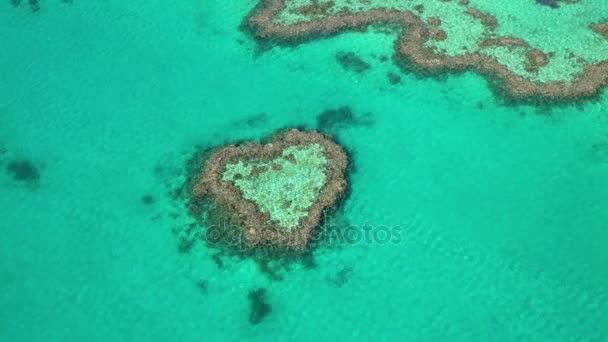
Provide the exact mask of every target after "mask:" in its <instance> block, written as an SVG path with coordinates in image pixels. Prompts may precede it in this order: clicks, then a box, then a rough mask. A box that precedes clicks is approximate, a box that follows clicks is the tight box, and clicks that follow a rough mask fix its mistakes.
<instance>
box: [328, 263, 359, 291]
mask: <svg viewBox="0 0 608 342" xmlns="http://www.w3.org/2000/svg"><path fill="white" fill-rule="evenodd" d="M352 272H353V268H352V267H350V266H343V267H342V268H341V269H340V270H339V271H338V272H336V274H334V275H332V276H330V277H329V278H328V280H329V281H330V282H331V283H332V284H334V285H335V286H337V287H342V286H344V284H346V283H348V281H349V280H350V275H351V273H352Z"/></svg>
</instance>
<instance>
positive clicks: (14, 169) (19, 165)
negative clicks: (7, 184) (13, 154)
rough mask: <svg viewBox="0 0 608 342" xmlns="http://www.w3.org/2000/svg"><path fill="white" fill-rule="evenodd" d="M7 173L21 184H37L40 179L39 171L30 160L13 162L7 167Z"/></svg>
mask: <svg viewBox="0 0 608 342" xmlns="http://www.w3.org/2000/svg"><path fill="white" fill-rule="evenodd" d="M6 171H7V172H8V173H10V174H12V175H13V178H14V179H15V180H17V181H20V182H30V183H31V182H36V181H38V179H40V173H39V172H38V169H37V168H36V166H34V164H33V163H32V162H30V161H29V160H13V161H11V162H9V163H8V165H7V166H6Z"/></svg>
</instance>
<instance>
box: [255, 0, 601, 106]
mask: <svg viewBox="0 0 608 342" xmlns="http://www.w3.org/2000/svg"><path fill="white" fill-rule="evenodd" d="M459 3H461V4H463V5H464V4H466V1H462V0H461V1H460V2H459ZM283 7H284V0H260V2H259V3H258V6H256V7H255V8H254V9H253V11H252V12H251V13H250V14H249V15H248V17H247V18H246V19H245V23H244V24H245V25H244V26H245V27H246V28H247V29H248V30H250V31H251V32H252V33H253V34H254V35H255V36H256V37H257V38H258V39H273V41H274V42H277V43H279V44H281V43H283V44H290V43H294V42H299V41H304V40H309V39H314V38H317V37H320V36H328V35H334V34H337V33H339V32H341V31H345V30H364V29H366V28H367V26H368V25H372V24H394V25H399V26H401V27H402V28H404V30H402V33H401V35H400V36H399V38H398V39H397V42H396V43H395V60H396V61H397V62H398V64H399V65H400V66H402V67H405V68H407V69H410V68H411V67H412V66H413V67H415V69H417V70H419V71H422V72H425V73H441V72H445V71H454V72H459V71H465V70H470V69H473V70H475V71H477V72H479V73H480V74H483V75H487V76H489V77H491V78H492V79H497V80H498V81H499V84H500V86H501V88H502V89H503V90H504V92H505V93H506V94H507V95H510V96H511V97H513V98H515V99H518V100H534V99H537V98H546V99H551V100H555V101H568V100H573V99H576V98H581V97H590V96H593V95H596V94H597V93H598V92H599V91H600V89H602V88H603V87H604V86H606V85H607V84H608V62H601V63H597V64H593V65H587V66H585V67H584V69H583V71H582V72H581V73H580V74H579V75H576V77H575V79H574V80H573V81H572V82H570V83H566V82H547V83H542V82H533V81H530V80H527V79H525V78H524V77H522V76H519V75H516V74H514V73H512V72H511V71H509V70H508V69H507V67H505V66H504V65H502V64H500V63H499V62H498V61H497V60H496V59H495V58H493V57H490V56H487V55H482V54H480V53H477V52H473V53H470V54H466V55H462V56H455V57H449V56H444V55H440V54H437V53H435V52H434V51H432V49H430V48H427V47H425V46H424V43H426V42H427V41H428V40H429V39H431V33H430V32H429V29H427V28H426V25H425V23H424V22H423V21H422V20H421V19H420V17H419V16H418V15H416V14H414V13H413V12H411V11H403V12H401V11H397V10H391V9H372V10H369V11H366V12H364V13H352V12H349V11H341V12H338V13H335V14H333V15H330V16H326V17H323V18H321V19H318V20H310V21H306V22H298V23H295V24H290V25H282V24H278V23H275V22H274V21H273V18H274V16H275V15H276V14H277V13H279V12H280V11H281V10H282V8H283ZM415 10H416V12H418V13H422V12H423V11H424V7H423V6H417V8H415ZM467 11H468V13H469V15H472V16H474V17H476V18H479V19H480V20H481V21H482V23H484V25H486V26H487V27H488V28H489V29H492V28H495V27H496V25H497V22H496V19H495V18H494V17H492V16H491V15H487V14H484V13H482V12H481V11H479V10H476V9H472V8H469V9H467ZM490 43H497V44H499V45H500V44H506V45H507V46H513V47H515V46H521V47H524V46H526V47H527V43H525V42H524V41H523V40H520V39H518V38H512V37H503V38H498V40H495V41H488V42H486V44H490Z"/></svg>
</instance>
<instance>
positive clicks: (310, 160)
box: [192, 129, 347, 250]
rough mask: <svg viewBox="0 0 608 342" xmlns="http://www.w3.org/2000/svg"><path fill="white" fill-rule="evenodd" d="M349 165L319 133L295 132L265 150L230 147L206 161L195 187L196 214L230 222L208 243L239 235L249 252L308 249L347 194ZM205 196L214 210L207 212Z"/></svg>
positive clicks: (216, 227) (214, 229)
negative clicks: (256, 249)
mask: <svg viewBox="0 0 608 342" xmlns="http://www.w3.org/2000/svg"><path fill="white" fill-rule="evenodd" d="M346 166H347V156H346V154H345V152H344V151H343V149H342V148H341V147H340V146H338V145H337V144H336V143H334V142H333V141H331V140H329V139H328V138H327V137H325V136H324V135H322V134H320V133H318V132H316V131H309V132H305V131H299V130H296V129H292V130H289V131H287V132H285V133H282V134H279V135H278V136H276V137H275V138H274V139H273V140H272V141H271V142H269V143H267V144H264V145H263V144H260V143H246V144H241V145H228V146H225V147H222V148H220V149H218V150H216V151H215V152H214V153H213V154H211V156H210V157H209V158H208V159H206V161H205V163H204V167H203V169H202V171H201V172H200V174H199V176H198V177H197V179H196V180H195V182H194V185H193V188H192V196H193V200H192V203H198V204H197V205H195V206H197V207H195V208H194V209H193V211H194V212H195V213H196V215H198V212H199V211H206V215H208V216H209V215H211V216H216V217H228V218H229V219H230V221H231V222H225V221H224V222H214V223H212V224H210V227H209V228H208V229H210V231H209V232H208V233H207V238H208V239H210V238H212V239H213V240H218V241H219V240H224V241H225V240H226V238H227V237H230V236H239V237H242V238H243V239H244V241H243V242H244V244H245V245H246V247H253V246H258V245H266V244H272V245H279V246H283V247H287V248H291V249H296V250H303V249H305V247H306V246H307V244H308V242H309V240H310V238H311V235H312V233H313V231H314V229H315V228H316V227H317V226H318V225H319V223H320V220H321V216H322V214H323V213H324V212H325V211H326V210H327V209H329V208H331V207H333V206H334V205H335V204H336V201H337V200H338V199H339V197H340V196H341V194H342V193H343V192H344V191H345V189H346V180H345V175H344V173H345V169H346ZM203 197H205V198H208V199H210V201H211V204H214V206H206V209H207V210H205V209H201V207H200V203H201V201H200V199H201V198H203ZM211 208H213V210H216V211H218V212H216V213H213V212H210V210H209V209H211ZM211 233H213V234H211ZM211 235H213V236H211ZM229 243H238V244H240V243H241V241H232V242H229ZM236 247H243V246H236Z"/></svg>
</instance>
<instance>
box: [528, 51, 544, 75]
mask: <svg viewBox="0 0 608 342" xmlns="http://www.w3.org/2000/svg"><path fill="white" fill-rule="evenodd" d="M526 60H527V63H526V66H525V68H526V71H528V72H536V71H538V68H540V67H544V66H545V65H547V64H549V57H548V56H547V55H546V54H545V53H544V52H542V51H541V50H539V49H532V50H530V51H528V52H526Z"/></svg>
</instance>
